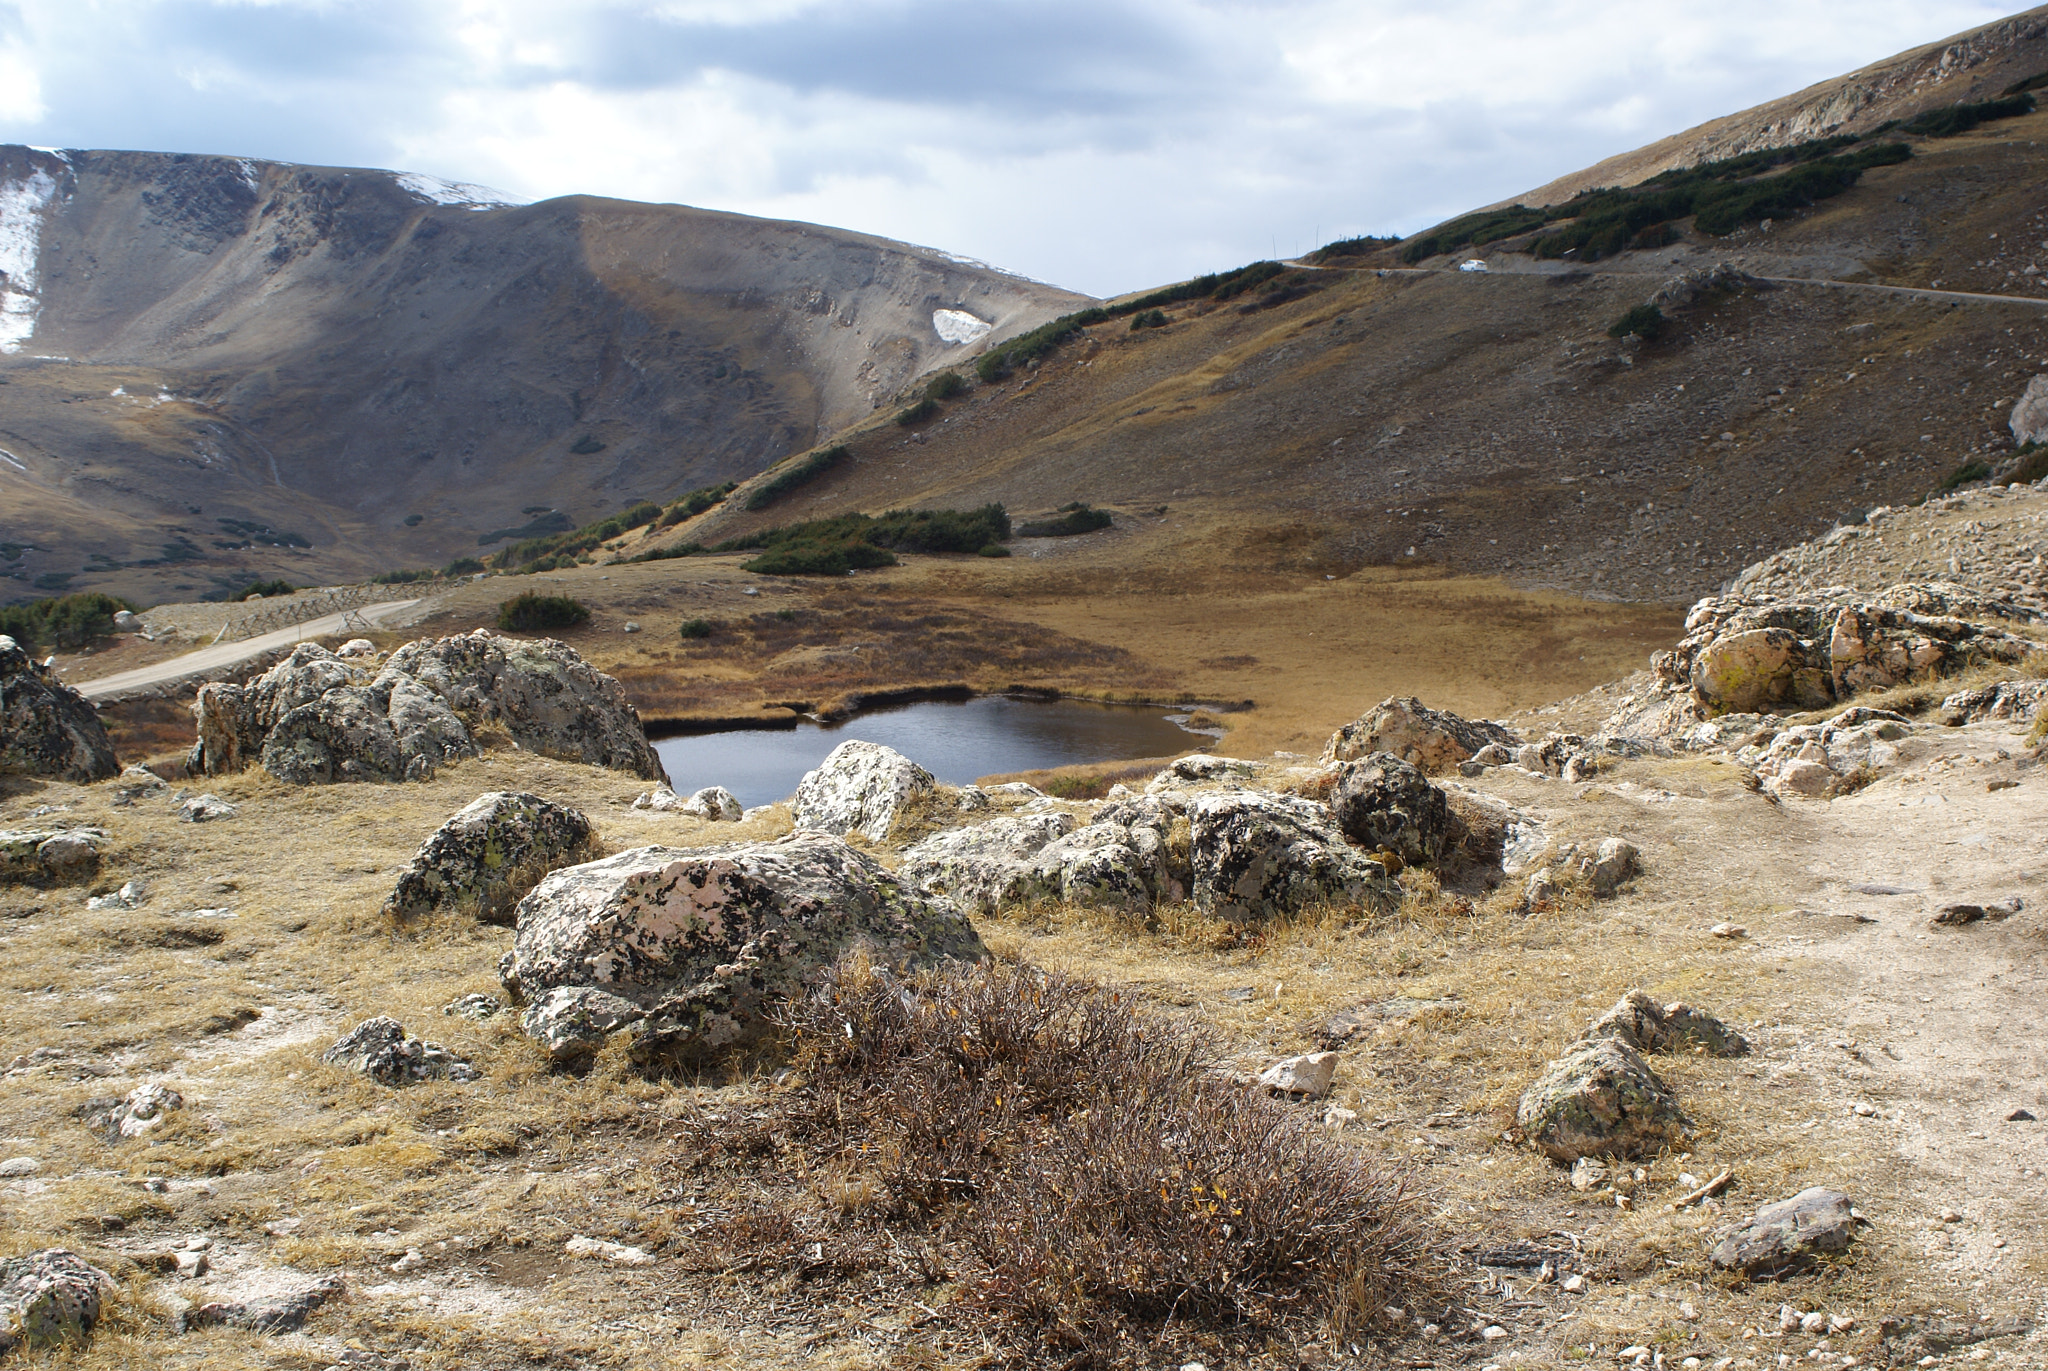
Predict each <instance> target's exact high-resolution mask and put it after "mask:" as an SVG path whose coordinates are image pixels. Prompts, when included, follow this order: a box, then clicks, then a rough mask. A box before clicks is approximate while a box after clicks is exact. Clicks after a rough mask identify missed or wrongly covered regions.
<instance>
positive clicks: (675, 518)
mask: <svg viewBox="0 0 2048 1371" xmlns="http://www.w3.org/2000/svg"><path fill="white" fill-rule="evenodd" d="M738 485H739V483H738V482H737V481H727V482H726V483H725V484H724V485H722V486H705V487H703V488H702V489H699V490H693V491H691V492H690V493H689V494H688V495H685V496H683V497H682V498H681V499H678V500H674V501H671V502H670V504H669V507H668V508H667V509H665V510H663V511H662V512H661V518H660V520H659V521H658V522H657V524H656V527H658V528H672V527H674V526H675V525H677V524H680V523H681V522H683V520H685V519H694V518H696V517H697V516H698V515H699V514H702V513H703V512H704V511H705V510H707V509H710V508H711V507H712V506H713V505H717V504H723V503H724V502H725V497H726V496H728V495H730V494H732V493H733V491H734V490H735V489H736V488H737V487H738Z"/></svg>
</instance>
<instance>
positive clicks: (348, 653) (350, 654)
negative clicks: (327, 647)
mask: <svg viewBox="0 0 2048 1371" xmlns="http://www.w3.org/2000/svg"><path fill="white" fill-rule="evenodd" d="M334 655H335V656H337V657H341V658H346V659H353V658H356V657H374V656H376V655H377V645H376V644H375V643H373V642H371V641H370V640H369V639H368V638H351V639H349V640H348V641H347V642H345V643H343V644H342V645H341V646H340V647H338V648H336V649H334Z"/></svg>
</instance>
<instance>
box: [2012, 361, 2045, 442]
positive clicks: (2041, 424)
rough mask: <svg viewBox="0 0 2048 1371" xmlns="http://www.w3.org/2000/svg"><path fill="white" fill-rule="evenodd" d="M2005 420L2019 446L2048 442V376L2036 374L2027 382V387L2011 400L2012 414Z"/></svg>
mask: <svg viewBox="0 0 2048 1371" xmlns="http://www.w3.org/2000/svg"><path fill="white" fill-rule="evenodd" d="M2006 422H2007V426H2008V427H2010V428H2011V429H2012V440H2013V442H2015V443H2017V444H2019V445H2020V446H2021V447H2025V446H2026V445H2027V444H2028V443H2048V376H2036V377H2034V378H2033V379H2032V380H2030V381H2028V382H2027V388H2026V389H2025V390H2023V391H2021V392H2020V398H2019V399H2017V400H2015V401H2014V402H2013V406H2012V415H2011V417H2010V418H2009V419H2008V420H2007V421H2006Z"/></svg>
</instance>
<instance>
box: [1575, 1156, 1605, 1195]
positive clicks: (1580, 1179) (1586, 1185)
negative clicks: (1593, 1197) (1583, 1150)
mask: <svg viewBox="0 0 2048 1371" xmlns="http://www.w3.org/2000/svg"><path fill="white" fill-rule="evenodd" d="M1606 1179H1607V1168H1606V1167H1604V1166H1602V1165H1601V1164H1600V1163H1599V1162H1596V1161H1594V1160H1593V1159H1592V1158H1591V1157H1581V1158H1579V1159H1578V1160H1577V1161H1575V1162H1573V1163H1572V1189H1574V1190H1577V1191H1580V1192H1584V1191H1588V1190H1597V1189H1599V1187H1600V1183H1601V1182H1602V1181H1604V1180H1606Z"/></svg>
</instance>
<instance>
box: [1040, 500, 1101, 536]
mask: <svg viewBox="0 0 2048 1371" xmlns="http://www.w3.org/2000/svg"><path fill="white" fill-rule="evenodd" d="M1063 508H1064V512H1063V513H1061V515H1060V517H1059V518H1057V519H1041V520H1039V521H1038V522H1036V523H1030V524H1021V525H1019V526H1018V528H1017V536H1018V537H1019V538H1071V537H1073V536H1074V535H1075V534H1077V533H1093V532H1095V530H1097V529H1099V528H1108V527H1109V526H1110V525H1111V524H1113V523H1115V522H1116V520H1115V519H1114V518H1112V517H1111V515H1110V512H1109V511H1108V510H1106V509H1090V508H1089V507H1088V506H1087V505H1084V504H1072V505H1067V506H1064V507H1063Z"/></svg>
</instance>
